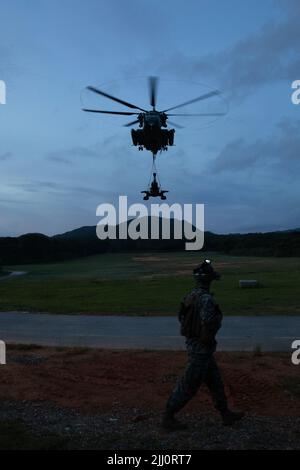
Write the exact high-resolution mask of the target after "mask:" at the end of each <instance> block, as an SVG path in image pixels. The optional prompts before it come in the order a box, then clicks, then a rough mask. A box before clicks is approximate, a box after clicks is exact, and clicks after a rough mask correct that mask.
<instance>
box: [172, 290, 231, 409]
mask: <svg viewBox="0 0 300 470" xmlns="http://www.w3.org/2000/svg"><path fill="white" fill-rule="evenodd" d="M192 293H194V294H195V293H196V294H197V296H199V300H200V302H199V315H200V318H201V324H202V325H203V326H204V327H206V328H208V329H210V330H211V332H212V335H211V339H210V341H208V342H205V343H204V342H203V341H201V339H200V338H198V337H194V338H188V339H187V340H186V346H187V352H188V364H187V367H186V370H185V373H184V375H183V377H181V378H180V379H179V380H178V383H177V385H176V387H175V388H174V390H173V392H172V393H171V395H170V398H169V399H168V402H167V407H166V409H167V412H169V413H177V412H178V411H179V410H181V408H183V407H184V406H185V404H186V403H187V402H188V401H190V399H191V398H192V397H193V396H194V395H195V394H196V392H197V391H198V389H199V387H200V385H201V384H202V383H203V382H204V383H205V384H206V385H207V387H208V389H209V391H210V393H211V395H212V398H213V401H214V405H215V407H216V409H217V410H218V411H220V412H221V413H222V412H224V411H226V410H227V399H226V395H225V391H224V385H223V382H222V378H221V375H220V372H219V369H218V366H217V363H216V361H215V358H214V352H215V350H216V345H217V343H216V340H215V337H214V336H215V334H216V332H217V331H218V329H219V328H220V327H221V322H222V314H221V312H220V309H219V307H218V305H217V304H216V302H215V300H214V298H213V296H212V294H209V292H208V290H206V289H204V288H202V287H197V288H195V289H193V291H192Z"/></svg>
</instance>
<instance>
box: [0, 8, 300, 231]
mask: <svg viewBox="0 0 300 470" xmlns="http://www.w3.org/2000/svg"><path fill="white" fill-rule="evenodd" d="M0 17H1V29H0V80H4V81H5V83H6V87H7V96H6V101H7V102H6V104H5V105H0V132H1V141H0V178H1V182H0V236H7V235H20V234H22V233H27V232H42V233H45V234H47V235H52V234H55V233H62V232H65V231H67V230H72V229H74V228H78V227H80V226H83V225H95V224H96V223H97V222H98V219H97V217H96V207H97V205H98V204H100V203H102V202H109V203H116V202H117V200H118V196H119V195H128V198H129V202H130V203H134V202H143V201H142V196H141V194H140V191H141V190H143V189H146V186H147V184H148V181H149V177H150V171H151V154H150V153H149V152H146V151H143V152H139V151H138V150H137V148H134V147H132V146H131V140H130V130H129V128H124V127H122V125H123V124H125V123H126V122H128V121H130V120H131V118H130V116H129V119H128V116H127V117H126V116H125V117H106V116H101V115H94V114H88V113H84V112H83V111H82V110H81V108H82V107H83V106H87V105H92V106H93V107H98V108H100V109H108V110H109V109H113V110H116V109H119V110H122V111H126V110H127V109H126V108H125V107H122V106H121V105H119V106H118V105H117V104H116V103H112V102H110V101H109V100H107V99H105V98H103V97H100V96H99V97H98V96H96V95H94V96H91V94H88V92H87V91H86V90H85V87H86V86H87V85H94V86H98V87H101V89H103V90H107V91H108V92H110V93H113V94H115V95H117V96H118V97H120V98H122V99H124V100H127V101H131V102H134V103H137V104H138V105H139V106H142V107H144V106H146V107H148V106H149V98H148V90H147V76H149V75H157V76H159V77H160V85H159V93H158V109H163V108H164V107H170V106H172V105H176V104H178V103H180V102H181V101H184V100H186V99H189V98H194V97H195V96H198V95H201V94H202V93H203V92H205V91H204V90H206V91H207V90H213V89H219V90H221V91H222V93H223V99H219V98H218V99H212V100H211V101H210V100H207V102H205V103H200V102H199V103H198V104H197V105H190V106H188V107H186V108H182V112H184V110H185V111H187V112H200V111H201V110H210V111H213V110H214V111H223V110H225V109H226V110H227V109H228V113H227V115H226V116H224V117H222V118H220V119H218V120H217V121H215V122H211V121H209V120H207V118H204V120H203V118H195V119H191V118H180V119H179V118H176V119H175V118H173V121H174V122H177V123H178V124H180V125H183V126H185V127H184V129H178V130H176V134H175V143H176V146H175V147H174V148H170V149H169V151H168V152H164V153H162V154H161V155H158V158H157V166H158V171H159V175H160V179H161V183H162V186H163V187H164V188H165V189H168V190H169V191H170V193H169V196H168V201H167V202H169V203H174V202H179V203H204V204H205V228H206V230H211V231H214V232H218V233H227V232H254V231H269V230H281V229H283V230H284V229H291V228H296V227H300V204H299V198H300V184H299V171H300V132H299V124H300V105H299V106H296V105H293V104H292V102H291V93H292V89H291V84H292V82H293V81H294V80H297V79H298V80H300V27H299V18H300V1H299V0H242V1H241V0H188V1H185V2H183V1H179V0H172V1H171V0H165V1H163V2H162V1H160V0H152V1H146V0H127V1H122V0H86V1H83V0H51V1H49V0H26V1H24V0H2V2H1V6H0ZM160 106H161V108H160ZM149 108H150V106H149ZM184 119H185V120H184ZM201 119H202V120H201ZM205 119H206V120H205ZM153 202H159V201H156V200H155V201H153Z"/></svg>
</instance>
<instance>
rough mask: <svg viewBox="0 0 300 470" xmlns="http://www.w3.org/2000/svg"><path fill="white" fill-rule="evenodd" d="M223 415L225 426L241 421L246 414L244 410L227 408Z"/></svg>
mask: <svg viewBox="0 0 300 470" xmlns="http://www.w3.org/2000/svg"><path fill="white" fill-rule="evenodd" d="M221 416H222V421H223V424H224V426H231V425H232V424H234V423H235V422H236V421H240V419H242V418H243V417H244V416H245V413H243V412H242V411H231V410H226V411H224V412H223V413H221Z"/></svg>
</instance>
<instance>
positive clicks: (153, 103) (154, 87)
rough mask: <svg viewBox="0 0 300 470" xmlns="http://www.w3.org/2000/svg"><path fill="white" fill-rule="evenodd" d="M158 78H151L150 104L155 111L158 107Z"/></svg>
mask: <svg viewBox="0 0 300 470" xmlns="http://www.w3.org/2000/svg"><path fill="white" fill-rule="evenodd" d="M157 84H158V78H157V77H149V94H150V104H151V106H152V107H153V109H154V108H155V106H156V97H157Z"/></svg>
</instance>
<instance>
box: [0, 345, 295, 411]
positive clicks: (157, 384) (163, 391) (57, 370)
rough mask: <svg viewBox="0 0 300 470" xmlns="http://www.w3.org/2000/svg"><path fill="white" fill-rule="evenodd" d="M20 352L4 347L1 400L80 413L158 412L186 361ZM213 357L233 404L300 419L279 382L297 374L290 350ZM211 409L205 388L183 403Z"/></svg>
mask: <svg viewBox="0 0 300 470" xmlns="http://www.w3.org/2000/svg"><path fill="white" fill-rule="evenodd" d="M21 355H22V351H21V350H18V351H14V350H9V351H8V364H7V365H6V366H5V367H2V368H1V376H2V377H1V383H0V399H2V400H31V401H47V402H52V403H54V404H56V405H58V406H64V407H71V408H75V409H78V410H80V411H82V412H95V411H97V412H99V411H110V410H116V409H121V408H123V409H124V407H125V408H126V409H129V408H131V409H132V408H139V409H152V410H153V411H159V410H162V409H163V407H164V404H165V402H166V399H167V397H168V395H169V393H170V391H171V389H172V387H173V386H174V384H175V382H176V380H177V377H178V375H181V374H182V373H183V371H184V367H185V360H186V357H185V353H184V352H170V351H168V352H154V351H152V352H146V351H107V350H105V351H104V350H103V351H102V350H83V349H70V350H57V349H51V348H47V349H38V350H33V351H32V352H30V351H28V349H27V350H26V351H24V356H26V361H20V359H19V358H20V356H21ZM29 356H32V359H31V360H29V359H28V357H29ZM35 356H37V357H38V361H35V360H34V357H35ZM16 357H17V358H18V360H16ZM217 359H218V361H219V364H220V367H221V370H222V374H223V377H224V382H225V387H226V390H227V393H228V397H229V402H230V403H231V405H232V406H234V407H237V408H242V409H244V410H245V411H248V412H251V413H256V414H260V415H262V416H284V415H287V416H292V415H293V416H300V398H299V396H296V395H295V394H294V393H293V390H292V389H289V388H286V386H285V385H284V383H285V382H284V380H283V379H284V378H286V377H288V378H289V379H290V380H291V381H293V380H295V381H296V380H297V376H298V374H299V372H298V370H297V367H295V366H293V365H292V364H291V362H290V357H289V356H288V355H279V354H273V355H270V354H269V355H266V356H265V355H264V356H262V357H259V356H258V357H256V356H253V354H250V353H249V354H248V353H219V354H217ZM211 409H212V405H211V399H210V396H209V394H208V391H207V389H206V387H205V386H203V388H202V390H200V391H199V393H198V395H197V397H195V399H194V400H192V402H191V403H190V404H189V405H188V406H187V407H186V410H187V411H189V410H190V411H198V410H199V411H205V410H211Z"/></svg>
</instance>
